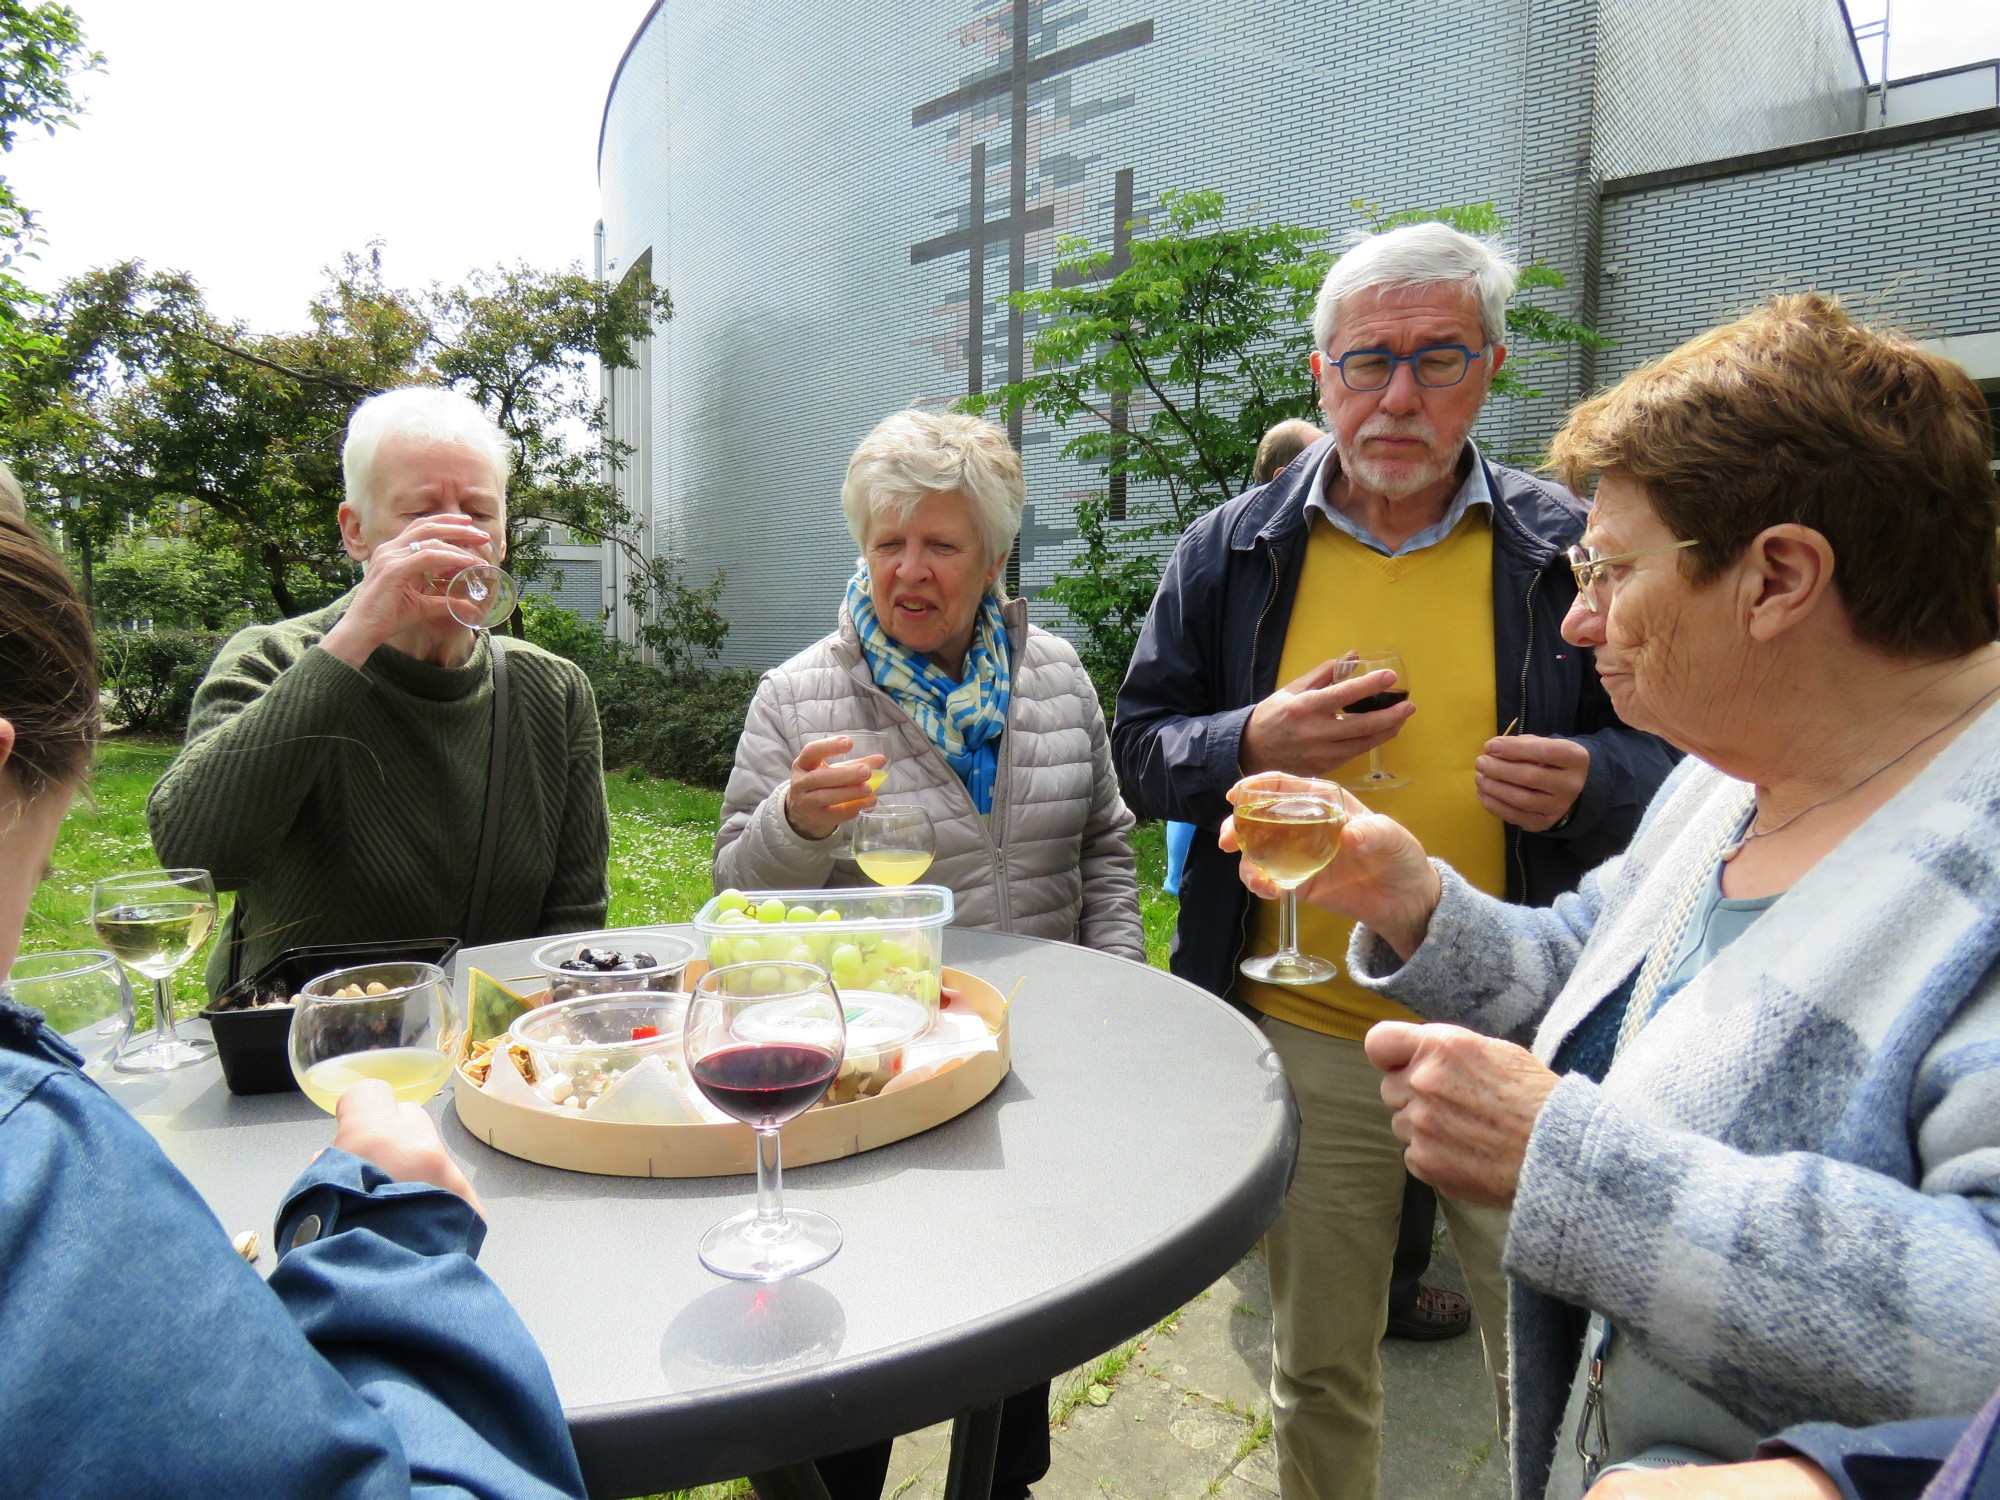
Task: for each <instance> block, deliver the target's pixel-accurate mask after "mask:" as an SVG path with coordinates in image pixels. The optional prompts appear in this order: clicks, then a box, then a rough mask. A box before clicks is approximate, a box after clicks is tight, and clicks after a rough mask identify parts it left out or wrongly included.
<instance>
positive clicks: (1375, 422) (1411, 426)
mask: <svg viewBox="0 0 2000 1500" xmlns="http://www.w3.org/2000/svg"><path fill="white" fill-rule="evenodd" d="M1385 437H1386V438H1415V439H1417V440H1418V441H1419V442H1421V443H1425V444H1427V445H1431V446H1435V445H1436V443H1437V429H1436V428H1434V427H1432V426H1431V424H1430V423H1428V422H1426V421H1424V420H1423V419H1422V418H1421V417H1416V418H1403V419H1398V418H1395V417H1375V418H1371V419H1370V420H1369V421H1367V422H1364V423H1363V424H1362V426H1361V430H1360V431H1359V432H1357V433H1356V434H1355V435H1354V440H1355V442H1357V443H1365V442H1367V441H1368V439H1370V438H1385Z"/></svg>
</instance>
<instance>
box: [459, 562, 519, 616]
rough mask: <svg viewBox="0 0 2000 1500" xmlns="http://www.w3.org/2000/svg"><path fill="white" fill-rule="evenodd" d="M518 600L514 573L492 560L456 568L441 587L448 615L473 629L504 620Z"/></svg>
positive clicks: (517, 585)
mask: <svg viewBox="0 0 2000 1500" xmlns="http://www.w3.org/2000/svg"><path fill="white" fill-rule="evenodd" d="M520 602H521V585H520V584H519V583H517V582H516V581H515V579H514V575H513V574H512V573H509V572H508V571H507V570H506V569H505V568H500V567H495V566H494V565H493V564H492V563H474V564H473V565H472V566H471V567H469V568H461V569H459V570H458V572H456V573H454V574H452V575H451V582H450V583H448V584H446V585H445V589H444V607H445V608H446V609H447V610H449V611H450V612H451V617H452V618H453V619H454V620H456V621H458V623H459V624H461V625H463V626H465V627H466V628H467V629H469V630H472V631H475V632H476V631H481V630H491V629H492V628H493V627H494V626H496V625H499V624H502V623H504V622H505V620H506V619H507V617H508V616H509V615H511V614H512V613H514V606H515V605H516V604H518V603H520Z"/></svg>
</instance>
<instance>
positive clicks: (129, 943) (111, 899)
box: [90, 870, 215, 1073]
mask: <svg viewBox="0 0 2000 1500" xmlns="http://www.w3.org/2000/svg"><path fill="white" fill-rule="evenodd" d="M90 925H91V926H92V927H94V928H96V929H97V936H98V939H99V941H101V942H102V943H103V944H104V946H105V947H107V948H109V949H110V950H111V951H112V952H113V953H114V954H116V955H117V956H118V958H119V959H120V960H122V961H123V962H124V963H125V964H126V965H127V966H128V967H130V968H134V969H137V970H138V971H139V972H140V973H141V974H143V975H145V976H146V977H147V978H148V979H150V980H152V981H153V1035H152V1037H151V1039H150V1040H149V1041H147V1042H146V1043H145V1044H144V1045H143V1046H133V1047H127V1048H125V1049H124V1050H122V1051H121V1052H120V1053H119V1054H118V1061H117V1063H116V1064H115V1066H116V1067H117V1069H118V1071H119V1072H121V1073H166V1072H171V1071H172V1070H173V1069H175V1068H186V1067H192V1066H193V1065H194V1064H195V1063H198V1062H205V1061H207V1060H208V1059H209V1058H211V1057H213V1056H214V1055H215V1043H214V1042H212V1041H210V1040H209V1039H208V1038H207V1037H183V1036H181V1035H179V1034H178V1033H177V1032H176V1031H175V1030H174V1000H173V993H172V981H173V976H174V971H175V970H176V969H178V968H180V966H181V965H182V964H184V963H186V962H187V961H188V960H189V959H190V958H193V957H194V955H195V954H196V953H197V952H198V951H199V950H200V948H201V945H202V944H203V943H205V942H207V941H208V935H209V933H210V932H212V931H213V930H214V928H215V882H214V881H213V880H211V879H209V875H208V871H206V870H146V871H142V872H140V873H139V874H136V875H113V876H110V877H109V878H108V879H104V880H100V881H98V882H97V884H96V885H95V886H93V887H92V888H91V892H90Z"/></svg>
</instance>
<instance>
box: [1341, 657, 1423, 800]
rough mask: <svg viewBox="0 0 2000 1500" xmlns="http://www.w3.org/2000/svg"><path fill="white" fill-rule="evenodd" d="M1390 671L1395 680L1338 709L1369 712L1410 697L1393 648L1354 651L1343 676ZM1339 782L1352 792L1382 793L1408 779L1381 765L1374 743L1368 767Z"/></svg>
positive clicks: (1407, 671)
mask: <svg viewBox="0 0 2000 1500" xmlns="http://www.w3.org/2000/svg"><path fill="white" fill-rule="evenodd" d="M1383 671H1388V672H1394V673H1395V674H1396V677H1395V680H1394V681H1393V682H1391V683H1390V684H1389V686H1388V687H1386V688H1384V689H1383V690H1382V691H1381V692H1379V693H1370V694H1369V695H1368V696H1367V697H1366V698H1360V699H1357V700H1355V701H1354V702H1353V703H1350V704H1348V705H1347V707H1346V708H1345V709H1343V710H1341V711H1342V712H1343V713H1350V714H1370V713H1375V712H1377V711H1378V710H1380V709H1384V708H1394V707H1395V706H1396V705H1397V704H1398V703H1401V702H1403V701H1405V700H1406V699H1407V698H1408V697H1409V696H1410V669H1409V668H1408V667H1407V666H1405V665H1404V664H1403V658H1402V656H1401V655H1400V654H1399V653H1397V652H1394V651H1378V652H1375V653H1373V654H1370V653H1368V652H1360V653H1357V654H1356V656H1355V660H1354V668H1353V670H1352V671H1350V672H1349V673H1348V674H1347V675H1348V676H1349V677H1362V676H1365V675H1366V674H1368V673H1370V672H1383ZM1340 784H1341V785H1342V786H1344V787H1346V788H1347V789H1348V790H1350V791H1355V792H1386V791H1387V790H1389V788H1391V787H1398V786H1408V785H1409V784H1410V778H1409V777H1407V776H1404V775H1402V774H1400V773H1399V772H1396V771H1392V770H1390V769H1389V768H1388V767H1387V766H1385V765H1383V764H1382V748H1381V746H1379V745H1378V746H1376V747H1375V748H1374V749H1373V750H1370V751H1369V752H1368V769H1367V770H1365V771H1362V772H1360V773H1359V774H1356V775H1352V776H1343V777H1341V778H1340Z"/></svg>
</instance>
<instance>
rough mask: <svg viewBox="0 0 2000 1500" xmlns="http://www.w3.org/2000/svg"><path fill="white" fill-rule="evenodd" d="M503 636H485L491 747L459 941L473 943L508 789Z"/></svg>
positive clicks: (483, 916)
mask: <svg viewBox="0 0 2000 1500" xmlns="http://www.w3.org/2000/svg"><path fill="white" fill-rule="evenodd" d="M502 640H503V637H501V636H497V635H488V636H487V637H486V644H487V647H488V648H489V649H490V650H491V651H492V653H493V747H492V753H491V755H490V756H489V757H488V759H487V763H486V818H485V821H484V822H483V823H481V825H480V829H479V863H478V865H477V866H476V867H475V868H474V870H473V872H472V906H471V909H470V910H468V911H467V912H466V914H465V935H464V937H463V938H462V939H461V941H463V942H466V943H476V942H478V941H479V939H480V937H481V936H482V935H483V934H482V930H481V925H480V924H481V923H482V922H484V921H485V919H486V893H487V891H488V889H490V888H491V886H492V884H493V855H494V852H495V851H496V850H497V849H498V848H499V846H500V799H501V797H502V796H503V795H504V793H505V792H506V788H507V650H506V647H505V646H503V645H502V644H501V642H502Z"/></svg>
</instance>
